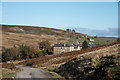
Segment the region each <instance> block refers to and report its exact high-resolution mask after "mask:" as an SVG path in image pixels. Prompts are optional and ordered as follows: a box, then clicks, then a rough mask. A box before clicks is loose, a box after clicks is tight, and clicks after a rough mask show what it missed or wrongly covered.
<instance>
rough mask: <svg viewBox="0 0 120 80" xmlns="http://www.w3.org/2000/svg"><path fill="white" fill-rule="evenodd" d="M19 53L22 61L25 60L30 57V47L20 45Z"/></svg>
mask: <svg viewBox="0 0 120 80" xmlns="http://www.w3.org/2000/svg"><path fill="white" fill-rule="evenodd" d="M20 53H21V55H22V59H27V58H29V56H30V47H29V46H26V45H25V46H24V45H21V46H20Z"/></svg>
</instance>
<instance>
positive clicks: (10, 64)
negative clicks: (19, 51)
mask: <svg viewBox="0 0 120 80" xmlns="http://www.w3.org/2000/svg"><path fill="white" fill-rule="evenodd" d="M0 65H2V68H7V69H17V68H16V67H15V65H14V64H13V63H6V62H5V63H2V64H0Z"/></svg>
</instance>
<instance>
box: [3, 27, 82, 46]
mask: <svg viewBox="0 0 120 80" xmlns="http://www.w3.org/2000/svg"><path fill="white" fill-rule="evenodd" d="M70 36H72V37H73V36H84V34H81V33H74V32H67V31H64V30H59V29H53V28H44V27H35V26H34V27H33V26H17V25H2V45H3V47H6V48H10V47H13V46H14V45H16V46H19V45H21V44H26V45H28V46H31V47H37V48H38V43H39V42H40V41H43V40H48V41H50V42H51V45H53V44H55V43H56V38H65V41H67V40H69V39H70Z"/></svg>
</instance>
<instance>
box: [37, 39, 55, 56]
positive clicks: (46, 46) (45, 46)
mask: <svg viewBox="0 0 120 80" xmlns="http://www.w3.org/2000/svg"><path fill="white" fill-rule="evenodd" d="M38 44H39V49H40V50H41V51H42V53H43V55H46V54H51V53H53V50H52V47H51V44H50V42H49V41H47V40H46V41H42V42H40V43H38Z"/></svg>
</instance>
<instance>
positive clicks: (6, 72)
mask: <svg viewBox="0 0 120 80" xmlns="http://www.w3.org/2000/svg"><path fill="white" fill-rule="evenodd" d="M19 71H22V69H16V70H11V69H6V68H2V78H14V77H15V74H16V73H17V72H19Z"/></svg>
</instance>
